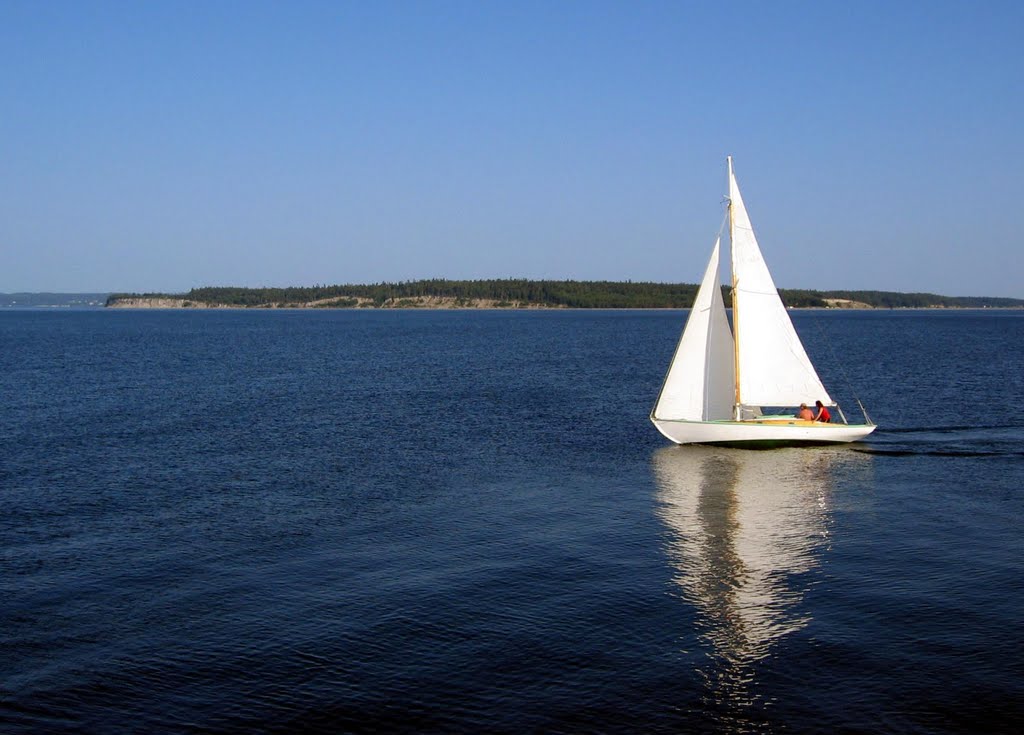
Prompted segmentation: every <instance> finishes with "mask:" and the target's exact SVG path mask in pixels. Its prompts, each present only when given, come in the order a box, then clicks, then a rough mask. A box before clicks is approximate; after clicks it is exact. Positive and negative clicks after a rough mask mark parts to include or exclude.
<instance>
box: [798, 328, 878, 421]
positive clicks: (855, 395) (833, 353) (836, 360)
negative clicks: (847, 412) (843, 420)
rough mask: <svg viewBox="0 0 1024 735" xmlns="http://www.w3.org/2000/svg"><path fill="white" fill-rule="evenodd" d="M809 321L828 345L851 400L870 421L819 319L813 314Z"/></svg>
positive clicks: (837, 406)
mask: <svg viewBox="0 0 1024 735" xmlns="http://www.w3.org/2000/svg"><path fill="white" fill-rule="evenodd" d="M811 321H812V322H814V326H815V327H817V328H818V332H819V333H820V334H821V337H822V339H823V341H824V342H825V344H826V345H828V351H829V352H831V353H832V359H833V360H834V361H835V363H836V366H837V367H838V368H839V372H841V373H842V374H843V380H845V381H846V387H847V388H849V389H850V393H852V394H853V400H855V401H857V405H858V406H860V412H861V413H862V414H864V419H865V420H866V421H867V423H869V424H870V423H872V422H871V417H870V416H868V412H867V410H865V408H864V404H863V403H861V400H860V396H858V395H857V389H856V388H854V387H853V381H852V380H850V376H849V375H848V374H847V372H846V368H844V367H843V363H842V361H841V360H840V359H839V356H838V355H837V354H836V350H835V347H833V346H832V340H830V339H829V337H828V333H827V332H826V331H825V330H824V329H822V326H821V319H820V318H819V317H817V316H815V317H814V318H813V319H812V320H811ZM836 408H839V404H836ZM839 411H840V413H842V409H841V408H840V409H839Z"/></svg>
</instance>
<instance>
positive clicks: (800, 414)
mask: <svg viewBox="0 0 1024 735" xmlns="http://www.w3.org/2000/svg"><path fill="white" fill-rule="evenodd" d="M796 417H797V418H798V419H803V420H804V421H814V412H813V411H812V410H811V409H809V408H807V404H806V403H801V404H800V410H799V411H797V412H796Z"/></svg>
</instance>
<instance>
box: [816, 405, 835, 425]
mask: <svg viewBox="0 0 1024 735" xmlns="http://www.w3.org/2000/svg"><path fill="white" fill-rule="evenodd" d="M814 407H815V408H817V409H818V411H817V413H815V414H814V420H815V421H821V422H823V423H826V424H827V423H829V422H831V421H832V414H830V413H829V412H828V409H827V408H825V404H824V403H822V402H821V401H815V402H814Z"/></svg>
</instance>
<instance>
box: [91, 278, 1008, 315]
mask: <svg viewBox="0 0 1024 735" xmlns="http://www.w3.org/2000/svg"><path fill="white" fill-rule="evenodd" d="M696 293H697V284H692V283H653V282H634V281H536V280H528V279H492V280H469V281H457V280H447V279H430V280H419V281H402V282H396V283H375V284H347V285H337V286H326V285H319V286H307V287H302V286H293V287H287V288H242V287H214V286H207V287H202V288H194V289H192V290H190V291H188V292H187V293H182V294H164V293H114V294H111V295H110V296H109V297H108V298H107V301H106V305H107V306H108V307H111V308H130V309H141V308H157V309H189V308H193V309H195V308H201V309H218V308H236V309H687V308H690V307H691V306H692V305H693V299H694V296H695V295H696ZM722 293H723V296H724V298H725V303H726V305H727V306H728V305H730V301H731V299H730V294H729V289H728V288H727V287H724V286H723V288H722ZM779 293H780V295H781V297H782V301H783V303H784V304H785V305H786V306H788V307H790V308H818V309H875V308H884V309H893V308H916V309H922V308H945V309H949V308H960V309H965V308H966V309H980V308H1024V299H1012V298H1000V297H983V296H940V295H937V294H930V293H898V292H891V291H815V290H807V289H779Z"/></svg>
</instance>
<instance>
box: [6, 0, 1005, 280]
mask: <svg viewBox="0 0 1024 735" xmlns="http://www.w3.org/2000/svg"><path fill="white" fill-rule="evenodd" d="M1022 37H1024V3H1019V2H956V3H945V2H938V1H936V2H920V3H918V2H895V3H893V2H878V3H875V2H860V1H858V2H848V3H840V2H800V3H786V2H781V3H775V2H771V3H766V2H756V3H755V2H751V3H747V2H729V3H709V2H681V1H677V2H620V3H608V2H596V1H582V0H581V1H578V2H560V1H557V0H545V1H543V2H535V3H534V2H505V3H498V2H480V1H478V0H477V1H469V2H444V1H441V0H437V1H433V0H432V1H425V0H424V1H418V2H271V3H264V2H255V1H253V0H247V1H246V2H224V1H219V0H212V1H211V2H185V1H184V0H181V1H178V2H136V1H135V0H126V1H125V2H117V3H108V2H84V1H76V2H67V3H63V2H36V1H34V0H26V1H23V2H22V1H19V2H11V1H10V0H0V291H21V290H28V291H40V290H60V291H94V290H95V291H105V290H132V291H153V290H159V291H181V290H187V289H188V288H190V287H193V286H200V285H228V284H230V285H243V286H264V285H312V284H314V283H346V282H374V281H381V280H408V279H416V278H425V277H448V278H496V277H528V278H559V279H561V278H573V279H609V280H624V279H632V280H656V281H686V282H695V281H697V280H698V279H699V277H700V275H701V273H702V271H703V268H704V265H705V262H706V258H707V254H708V252H709V250H710V247H711V244H712V240H713V237H714V234H715V232H716V231H717V229H718V225H719V222H720V218H721V213H722V210H721V204H720V202H721V198H722V195H723V194H724V193H725V191H726V188H725V184H726V182H725V156H726V155H727V154H730V153H731V154H732V155H733V156H734V157H735V161H736V170H737V174H738V176H739V180H740V183H741V185H742V187H743V191H744V196H745V198H746V201H747V205H748V208H749V210H750V213H751V217H752V219H753V222H754V226H755V229H756V230H757V231H758V235H759V238H760V240H761V245H762V248H763V250H764V252H765V255H766V258H767V259H768V262H769V266H770V267H771V268H772V271H773V273H774V275H775V277H776V281H777V282H778V284H779V285H780V286H783V287H789V288H851V289H884V290H899V291H932V292H938V293H942V294H947V295H998V296H1015V297H1024V266H1022V265H1021V261H1022V258H1021V249H1022V248H1021V244H1022V240H1024V236H1022V233H1024V207H1022V206H1021V205H1020V204H1019V203H1018V201H1019V200H1020V198H1021V195H1022V191H1024V141H1022V135H1024V114H1022V113H1024V79H1022V76H1024V75H1022V71H1024V42H1022V40H1021V39H1022Z"/></svg>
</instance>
